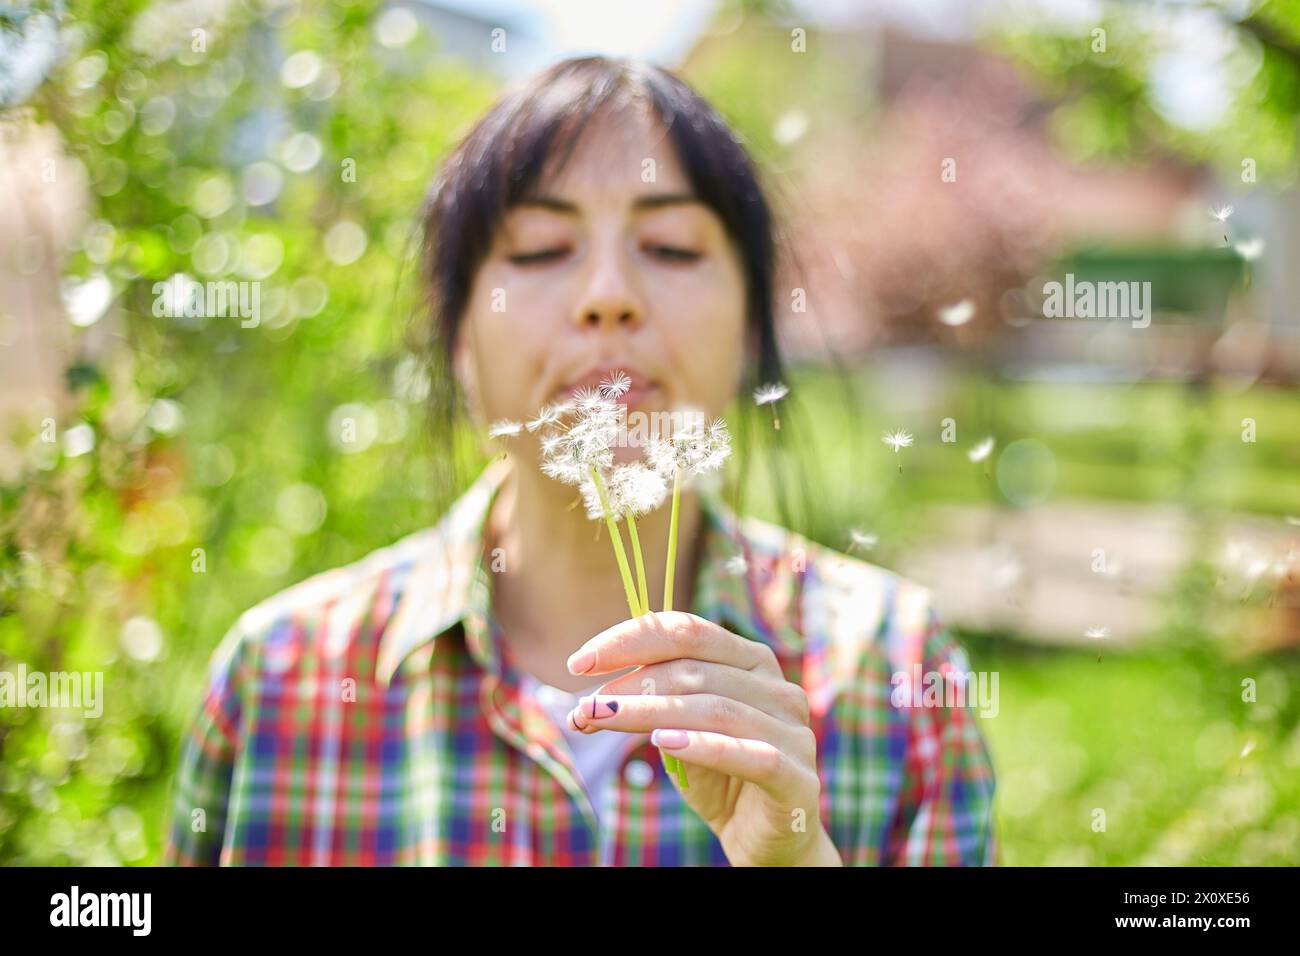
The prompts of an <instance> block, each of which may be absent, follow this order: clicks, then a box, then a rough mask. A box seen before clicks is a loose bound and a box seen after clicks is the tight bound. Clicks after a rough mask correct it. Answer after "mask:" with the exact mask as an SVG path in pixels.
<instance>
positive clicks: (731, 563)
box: [727, 554, 749, 576]
mask: <svg viewBox="0 0 1300 956" xmlns="http://www.w3.org/2000/svg"><path fill="white" fill-rule="evenodd" d="M727 570H728V571H729V572H730V573H732V574H734V575H737V576H739V575H742V574H744V573H745V572H746V571H747V570H749V562H748V561H746V560H745V556H744V555H742V554H733V555H732V556H731V557H729V558H728V559H727Z"/></svg>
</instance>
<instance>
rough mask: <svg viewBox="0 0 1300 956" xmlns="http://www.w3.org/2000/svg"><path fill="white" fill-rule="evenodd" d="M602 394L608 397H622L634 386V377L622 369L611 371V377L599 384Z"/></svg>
mask: <svg viewBox="0 0 1300 956" xmlns="http://www.w3.org/2000/svg"><path fill="white" fill-rule="evenodd" d="M598 387H599V389H600V394H601V395H604V396H605V397H606V398H621V397H622V396H624V395H626V394H627V391H628V389H630V388H631V387H632V379H630V378H629V377H628V376H627V375H626V374H624V373H623V372H621V371H617V370H616V371H613V372H610V374H609V378H607V379H605V380H604V381H602V382H601V383H600V385H599V386H598Z"/></svg>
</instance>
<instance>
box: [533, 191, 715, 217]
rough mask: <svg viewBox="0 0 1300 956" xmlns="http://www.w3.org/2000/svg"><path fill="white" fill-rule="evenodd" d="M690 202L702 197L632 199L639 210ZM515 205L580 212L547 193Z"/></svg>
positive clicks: (677, 195)
mask: <svg viewBox="0 0 1300 956" xmlns="http://www.w3.org/2000/svg"><path fill="white" fill-rule="evenodd" d="M688 204H690V205H699V204H700V198H699V197H698V196H693V195H691V194H690V193H648V194H645V195H641V196H637V197H636V199H634V200H632V208H633V210H635V211H637V212H641V211H644V210H649V209H662V208H663V207H665V206H681V205H688ZM515 206H516V207H520V206H535V207H538V208H541V209H548V210H550V211H551V212H556V213H560V214H562V215H566V216H576V215H577V214H578V206H577V204H576V203H572V202H570V201H569V200H567V199H560V198H558V197H556V196H551V195H547V194H541V195H537V196H529V197H528V198H526V199H521V200H519V202H517V203H515Z"/></svg>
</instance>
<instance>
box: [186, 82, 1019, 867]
mask: <svg viewBox="0 0 1300 956" xmlns="http://www.w3.org/2000/svg"><path fill="white" fill-rule="evenodd" d="M424 225H425V234H426V257H425V263H426V278H427V280H428V283H429V289H430V293H431V302H432V305H433V310H432V311H433V314H434V316H435V317H436V332H435V336H434V337H435V345H436V350H437V351H438V352H439V353H440V354H441V355H442V357H443V359H444V361H445V366H446V367H447V368H448V369H450V370H452V372H453V373H454V374H447V375H445V376H443V377H442V378H441V379H439V382H440V384H443V385H445V386H446V390H444V392H443V396H444V398H445V399H447V400H448V401H450V400H451V399H452V398H453V397H454V398H456V400H457V401H460V402H463V404H464V405H465V406H467V407H468V409H469V411H470V413H471V415H472V416H473V418H474V419H475V421H476V422H477V423H478V424H479V425H480V426H481V425H483V424H485V423H487V422H492V421H496V420H498V419H514V420H527V419H528V418H530V417H531V416H532V415H533V414H534V413H535V412H536V410H537V409H539V408H541V407H542V406H544V405H546V404H547V403H550V402H554V401H556V400H557V399H562V398H564V397H566V396H568V395H570V394H572V393H573V392H574V391H575V390H576V389H579V388H581V387H583V386H590V385H593V384H595V383H596V382H597V381H599V380H600V379H601V378H603V377H605V376H607V375H608V374H609V373H610V372H611V370H620V371H622V372H624V373H626V374H627V376H628V377H629V378H630V380H631V388H630V389H629V390H628V391H627V393H626V394H625V395H623V397H622V399H621V401H622V402H623V403H624V404H626V406H627V408H628V410H629V412H631V411H640V412H645V413H653V412H665V411H670V410H673V409H678V408H681V407H686V406H689V407H693V408H697V409H701V410H704V411H705V412H707V413H708V414H710V415H714V416H716V415H721V414H722V413H723V411H724V410H725V409H726V408H727V406H728V403H729V402H730V401H732V400H733V399H734V398H735V397H736V396H737V395H738V394H741V389H742V385H744V386H745V387H746V388H748V387H749V384H750V383H753V382H755V381H771V380H775V379H777V378H779V375H780V361H779V357H778V355H777V351H776V339H775V335H774V330H773V315H772V306H771V303H772V295H773V290H772V288H771V282H772V274H773V239H772V232H771V223H770V220H769V212H768V206H767V203H766V201H765V199H764V197H763V194H762V191H761V190H760V188H759V186H758V183H757V180H756V177H755V173H754V170H753V167H752V165H751V162H750V160H749V158H748V157H747V155H746V154H745V151H744V149H743V148H742V147H741V146H740V145H739V144H738V142H737V141H736V139H735V138H734V136H733V135H732V134H731V133H730V131H729V130H728V129H727V127H726V125H725V124H724V123H723V121H722V120H721V119H720V118H719V117H718V116H717V114H716V113H715V112H714V111H713V110H712V109H711V108H710V107H709V106H708V105H707V104H706V103H705V102H704V101H703V100H701V99H700V98H699V97H698V96H697V95H696V94H695V93H694V92H692V91H691V90H690V89H689V88H688V87H687V86H686V85H685V84H683V83H682V82H681V81H680V80H679V79H677V78H676V77H674V76H673V75H672V74H670V73H667V72H665V71H663V70H660V69H655V68H648V67H641V66H636V65H631V64H626V63H622V62H616V61H610V60H607V59H603V58H585V59H577V60H570V61H566V62H563V63H560V64H557V65H556V66H554V67H552V68H550V69H549V70H547V71H546V72H544V73H543V74H542V75H540V76H539V77H537V78H536V79H535V80H534V81H533V82H532V83H531V84H529V85H528V86H526V87H524V88H523V89H521V90H519V91H518V92H516V93H513V94H511V95H510V96H508V97H506V98H505V99H503V100H502V101H501V102H499V103H498V104H497V105H496V106H495V107H494V108H493V109H492V110H491V111H490V112H489V113H488V114H487V115H486V116H485V117H484V118H483V119H482V120H481V121H480V122H479V124H478V125H477V126H476V127H475V128H474V129H473V130H472V131H471V132H470V134H469V135H468V137H467V138H466V139H465V140H464V142H463V143H462V144H461V145H460V146H459V147H458V148H457V149H456V150H455V152H454V153H453V154H452V155H451V156H450V158H449V159H448V160H447V161H446V163H445V164H444V166H443V168H442V170H441V172H440V174H439V176H438V178H437V179H436V180H435V182H434V184H433V188H432V189H431V192H430V198H429V203H428V206H427V209H426V211H425V224H424ZM444 404H446V403H445V402H444ZM768 421H769V425H768V427H769V428H770V427H772V423H771V419H770V418H769V419H768ZM619 454H620V457H622V458H623V459H624V460H627V459H628V457H629V456H632V457H635V456H637V455H639V454H640V452H639V450H637V449H632V448H624V449H620V450H619ZM537 462H538V457H537V446H536V443H535V442H534V441H533V440H532V437H531V436H529V435H528V434H527V433H523V434H521V435H519V436H518V437H516V438H512V439H510V440H509V441H508V442H507V449H506V455H505V457H504V458H502V459H499V460H496V461H494V462H493V464H492V465H490V466H489V467H488V468H487V469H486V470H485V471H484V472H483V473H482V475H481V476H480V477H479V479H478V480H477V481H476V482H475V483H474V484H473V485H472V486H471V488H470V490H469V491H468V492H466V493H465V494H464V495H463V497H461V498H460V499H459V500H458V501H457V502H456V504H455V505H454V506H453V507H452V508H451V509H450V510H449V511H448V513H447V514H446V515H445V516H444V517H443V519H442V520H441V521H440V522H439V523H438V525H437V526H436V527H434V528H431V529H429V530H427V531H424V532H421V533H418V534H416V535H413V536H411V537H408V538H406V539H405V540H403V541H401V542H399V543H397V544H395V545H392V546H391V547H388V548H385V549H383V550H380V551H377V552H375V553H374V554H372V555H370V556H369V557H367V558H366V559H364V560H362V561H360V562H358V563H356V564H354V565H350V566H348V567H345V568H341V569H336V570H334V571H330V572H327V573H325V574H322V575H318V576H316V577H314V578H312V579H310V580H308V581H306V582H304V583H302V584H300V585H298V586H296V587H293V588H290V589H288V590H287V591H285V592H283V593H282V594H280V595H277V596H275V597H272V598H271V599H269V600H267V601H265V602H263V603H262V604H260V605H259V606H257V607H256V608H254V609H252V610H251V611H249V612H247V613H246V614H245V615H243V616H242V617H241V618H240V620H239V621H238V622H237V624H236V626H235V627H234V628H233V629H232V630H231V633H230V634H229V635H228V636H227V639H226V640H225V641H224V642H223V644H222V647H221V648H220V649H219V651H218V653H217V655H216V657H215V659H214V664H213V677H212V681H211V685H210V688H209V690H208V693H207V695H206V698H205V700H204V702H203V706H202V709H201V712H200V714H199V717H198V720H197V722H196V725H195V728H194V731H193V734H192V737H191V739H190V740H189V742H188V744H187V746H186V748H185V751H184V754H183V757H182V760H181V764H180V768H179V771H178V775H177V781H176V790H175V803H174V811H173V813H174V818H173V825H172V829H171V837H170V840H169V844H168V852H167V858H168V860H169V861H171V862H175V863H182V864H217V863H220V864H271V865H276V864H314V865H349V864H362V865H368V864H380V865H383V864H433V865H443V864H523V865H571V864H578V865H585V864H612V865H701V864H705V865H707V864H728V863H729V864H732V865H759V866H771V865H873V864H987V863H991V862H993V857H994V850H993V846H994V844H993V834H992V819H991V804H992V792H993V774H992V768H991V764H990V761H989V757H988V753H987V750H986V748H985V744H984V741H983V739H982V737H981V734H980V732H979V731H978V729H977V727H976V724H975V721H974V719H973V714H972V712H971V711H970V710H969V709H966V708H962V707H948V708H944V707H930V708H918V707H912V706H908V704H909V703H910V695H909V694H903V695H901V697H900V696H899V695H898V694H897V693H895V691H896V689H897V688H898V686H899V684H898V679H897V678H896V677H895V675H910V674H912V673H913V668H914V666H915V665H919V666H920V668H921V670H922V671H924V672H927V673H929V672H946V671H948V670H950V669H955V670H956V671H957V672H962V673H964V672H966V671H967V670H968V667H967V664H966V662H965V657H964V654H963V652H962V650H961V648H960V647H959V646H958V645H957V644H955V643H954V642H953V640H952V639H951V638H950V637H949V635H948V633H947V632H946V631H945V630H944V629H943V628H942V627H940V625H939V624H938V623H937V621H936V618H935V616H934V614H933V612H932V611H931V607H930V602H929V596H928V592H926V591H925V590H924V589H922V588H920V587H918V586H917V585H915V584H913V583H912V582H910V581H907V580H904V579H902V578H900V577H898V576H895V575H893V574H891V573H889V572H887V571H885V570H883V569H880V568H877V567H874V566H872V565H869V564H867V563H865V562H862V561H858V560H856V559H853V558H849V557H846V556H844V555H841V554H837V553H835V552H832V551H830V550H828V549H825V548H822V547H819V546H817V545H816V544H814V543H812V542H809V541H807V540H804V539H802V538H801V537H799V536H798V535H796V534H795V533H793V532H791V531H788V530H786V529H784V528H781V527H778V526H775V525H772V524H767V523H762V522H759V521H756V520H753V519H744V520H741V519H737V518H736V517H735V512H733V511H732V510H730V509H728V508H727V507H724V506H723V505H722V504H721V503H720V502H719V501H718V500H717V499H716V498H715V496H713V495H712V494H711V493H709V492H689V493H686V494H684V496H683V498H682V503H681V511H680V525H679V528H680V530H679V546H678V550H677V555H678V558H677V576H676V580H677V582H678V583H679V591H678V598H677V600H676V601H675V606H676V607H679V608H690V609H691V611H690V612H689V613H688V612H686V611H670V612H663V613H650V614H646V615H643V616H640V617H637V618H635V619H628V609H627V605H626V603H625V598H624V590H623V588H622V587H621V585H620V577H619V569H618V567H617V565H616V563H615V562H614V560H613V558H612V556H611V552H610V548H609V542H608V541H606V540H601V536H600V535H598V534H596V533H594V532H596V531H597V528H596V526H594V525H593V524H591V523H590V522H589V521H588V520H587V519H586V517H585V516H584V513H583V509H581V508H574V507H572V505H573V504H574V497H573V489H572V488H571V487H567V486H565V485H563V484H560V483H559V482H556V481H553V480H551V479H550V478H547V477H546V476H545V475H543V474H542V472H541V471H540V470H539V468H538V464H537ZM668 511H669V509H668V508H660V509H659V510H657V511H654V512H651V513H650V514H648V515H647V516H646V517H644V518H643V519H641V522H640V536H639V537H640V540H641V542H642V548H643V549H644V552H645V558H646V560H645V567H646V569H647V573H648V584H649V593H651V594H658V593H660V591H661V589H662V587H663V582H664V577H665V571H664V569H665V559H666V557H667V521H668ZM738 557H739V558H740V560H737V558H738ZM668 755H671V756H673V757H676V758H677V759H678V760H680V761H681V764H682V765H683V767H684V768H685V770H686V775H685V776H684V777H682V778H679V777H677V776H675V775H671V774H669V773H667V772H666V771H665V763H666V761H665V760H664V759H662V758H665V757H666V756H668ZM683 783H685V786H684V787H683Z"/></svg>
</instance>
